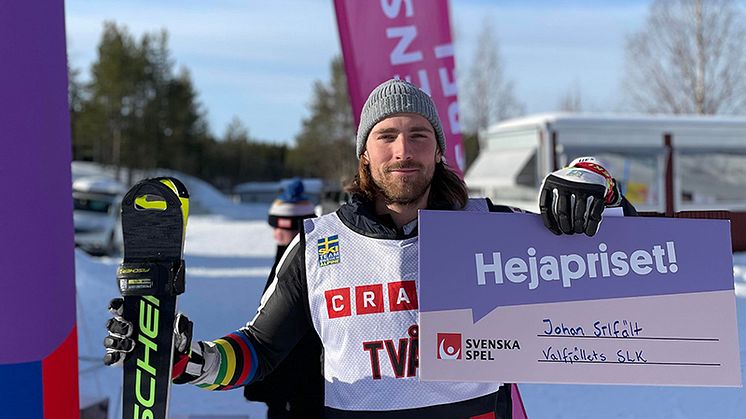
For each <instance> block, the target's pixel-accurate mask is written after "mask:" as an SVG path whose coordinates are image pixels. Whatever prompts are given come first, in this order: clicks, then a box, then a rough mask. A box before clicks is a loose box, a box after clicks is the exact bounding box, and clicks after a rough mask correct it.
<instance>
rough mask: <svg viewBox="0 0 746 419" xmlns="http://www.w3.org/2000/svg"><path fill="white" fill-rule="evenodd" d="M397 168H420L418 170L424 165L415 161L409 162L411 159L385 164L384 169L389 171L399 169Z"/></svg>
mask: <svg viewBox="0 0 746 419" xmlns="http://www.w3.org/2000/svg"><path fill="white" fill-rule="evenodd" d="M399 169H420V170H422V169H424V166H423V165H421V164H419V163H415V162H411V161H410V162H401V163H392V164H390V165H388V166H386V168H385V169H384V171H385V172H387V173H388V172H391V171H394V170H399Z"/></svg>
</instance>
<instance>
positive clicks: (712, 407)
mask: <svg viewBox="0 0 746 419" xmlns="http://www.w3.org/2000/svg"><path fill="white" fill-rule="evenodd" d="M195 189H199V187H198V186H196V185H195V186H192V187H190V191H192V194H193V196H195V195H200V194H195V193H194V192H195ZM213 202H214V201H213ZM221 206H222V207H226V208H227V207H231V208H230V211H218V212H219V213H222V214H223V215H222V216H218V215H199V216H192V217H190V219H189V223H188V227H187V236H186V249H185V253H186V256H185V258H186V264H187V291H186V293H185V294H184V295H183V296H182V297H181V298H180V300H179V304H180V309H181V310H182V311H184V312H186V313H187V314H189V316H190V318H191V319H192V320H194V323H195V338H196V339H214V338H217V337H220V336H223V335H225V334H227V333H228V332H230V331H232V330H235V329H237V328H238V327H240V326H242V325H243V324H244V323H245V322H246V321H248V320H249V319H251V318H252V317H253V315H254V311H255V309H256V307H257V305H258V303H259V298H260V294H261V291H262V289H263V287H264V283H265V280H266V277H267V275H268V273H269V269H270V267H271V264H272V261H273V258H274V248H275V247H274V242H273V240H272V232H271V230H270V228H269V226H267V224H266V221H265V220H264V216H265V214H266V210H267V208H266V207H259V206H254V207H248V206H237V205H229V204H228V203H224V202H221ZM119 262H120V261H119V260H118V259H117V258H93V257H90V256H88V255H87V254H85V253H83V252H81V251H79V250H76V253H75V267H76V285H77V300H78V301H77V307H78V336H79V337H78V343H79V353H80V394H81V400H93V399H101V398H108V399H109V403H110V405H109V412H110V413H109V418H112V419H113V418H119V417H121V410H120V409H121V403H120V401H119V399H120V397H121V393H120V391H121V377H122V371H121V369H120V368H107V367H104V366H103V365H102V363H101V356H102V354H103V349H102V348H103V347H102V345H101V342H102V341H103V339H104V336H105V332H104V323H105V321H106V319H107V318H108V313H107V311H106V304H107V302H108V300H109V299H111V298H113V297H115V296H117V295H118V290H117V287H116V283H115V280H114V276H115V271H116V266H117V264H118V263H119ZM733 270H734V276H735V285H736V295H737V297H738V298H737V311H738V329H739V331H741V335H740V346H741V374H742V377H743V374H744V371H746V369H744V363H745V362H746V333H744V330H746V253H742V254H737V255H736V256H735V257H734V268H733ZM172 388H173V393H172V394H173V396H172V400H171V415H172V417H178V416H181V415H188V414H191V415H197V414H203V415H204V414H213V415H215V414H223V415H243V416H244V417H250V418H252V419H254V418H261V417H264V416H265V412H266V409H265V408H264V405H263V404H259V403H249V402H246V401H245V400H244V399H243V396H242V394H241V391H240V390H237V391H228V392H209V391H205V390H201V389H198V388H196V387H192V386H189V385H182V386H173V387H172ZM520 389H521V392H522V395H523V398H524V402H525V405H526V409H527V412H528V415H529V417H530V418H532V419H535V418H702V417H705V418H744V417H746V390H744V389H742V388H700V387H697V388H685V387H649V386H645V387H643V386H598V385H594V386H589V385H539V384H530V385H529V384H525V385H521V386H520Z"/></svg>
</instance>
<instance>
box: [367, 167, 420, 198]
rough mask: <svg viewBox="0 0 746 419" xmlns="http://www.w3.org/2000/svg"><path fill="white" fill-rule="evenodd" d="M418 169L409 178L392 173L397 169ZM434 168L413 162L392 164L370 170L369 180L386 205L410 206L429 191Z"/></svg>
mask: <svg viewBox="0 0 746 419" xmlns="http://www.w3.org/2000/svg"><path fill="white" fill-rule="evenodd" d="M410 168H416V169H419V171H418V172H416V173H414V174H412V175H409V176H399V175H395V174H394V173H392V171H394V170H397V169H410ZM434 172H435V167H434V166H431V167H429V168H426V167H425V166H423V165H421V164H419V163H414V162H402V163H394V164H390V165H388V166H381V167H379V168H378V169H377V170H375V171H373V170H371V178H373V183H375V185H376V187H377V189H378V192H379V194H380V196H381V197H382V198H383V199H384V200H385V202H386V204H398V205H411V204H413V203H415V202H417V201H418V200H419V199H420V198H422V197H423V196H424V195H425V194H426V193H427V192H428V191H429V190H430V184H431V183H432V180H433V173H434Z"/></svg>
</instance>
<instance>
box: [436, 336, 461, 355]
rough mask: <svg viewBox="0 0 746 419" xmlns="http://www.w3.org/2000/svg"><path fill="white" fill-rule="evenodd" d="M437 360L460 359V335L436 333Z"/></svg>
mask: <svg viewBox="0 0 746 419" xmlns="http://www.w3.org/2000/svg"><path fill="white" fill-rule="evenodd" d="M438 359H461V333H438Z"/></svg>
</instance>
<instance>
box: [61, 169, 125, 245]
mask: <svg viewBox="0 0 746 419" xmlns="http://www.w3.org/2000/svg"><path fill="white" fill-rule="evenodd" d="M126 192H127V188H126V187H125V186H124V185H122V184H121V183H119V182H118V181H116V180H114V179H112V178H106V177H85V178H80V179H77V180H75V182H73V205H74V210H73V220H74V223H75V245H76V246H78V247H80V248H81V249H83V250H85V251H86V252H88V253H91V254H95V255H113V254H116V253H119V252H121V249H122V223H121V221H120V215H121V211H120V206H121V202H122V197H123V196H124V194H125V193H126Z"/></svg>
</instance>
